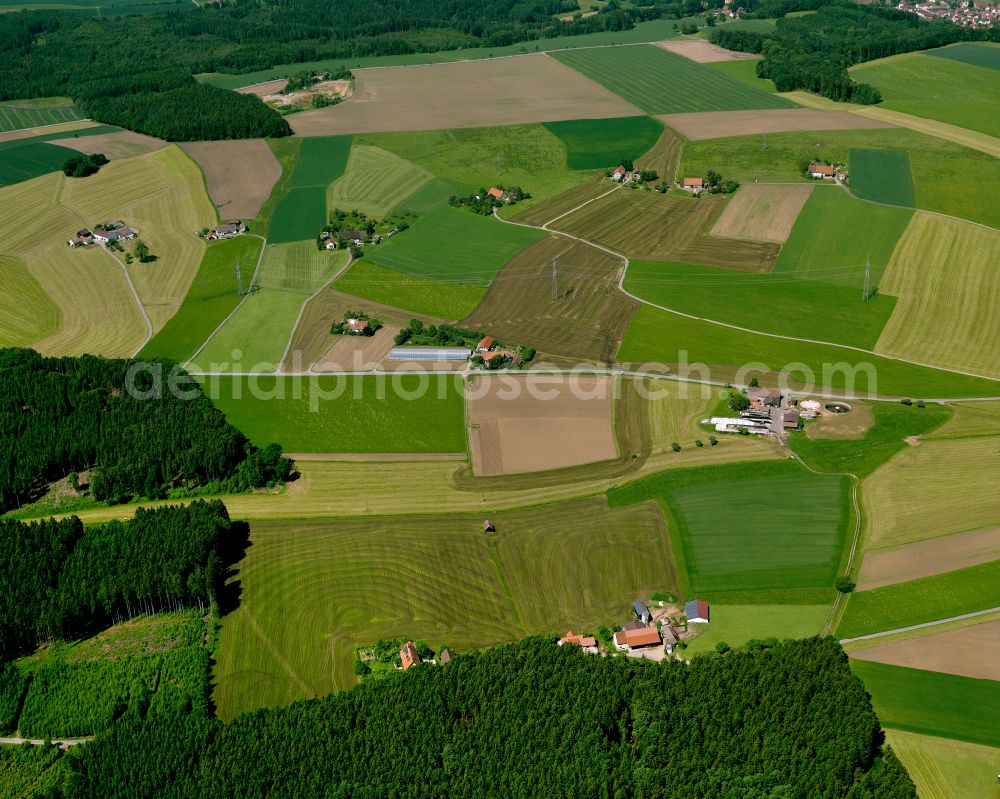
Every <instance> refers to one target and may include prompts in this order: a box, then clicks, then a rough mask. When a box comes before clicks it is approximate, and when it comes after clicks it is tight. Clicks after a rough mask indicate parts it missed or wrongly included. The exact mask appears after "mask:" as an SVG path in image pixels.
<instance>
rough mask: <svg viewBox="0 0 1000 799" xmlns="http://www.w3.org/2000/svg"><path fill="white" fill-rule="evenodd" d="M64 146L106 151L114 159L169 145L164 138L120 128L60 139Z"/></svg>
mask: <svg viewBox="0 0 1000 799" xmlns="http://www.w3.org/2000/svg"><path fill="white" fill-rule="evenodd" d="M57 141H59V142H60V143H61V144H62V145H63V146H64V147H69V148H70V149H71V150H79V151H80V152H81V153H104V155H106V156H107V157H108V158H109V159H111V160H112V161H115V160H118V159H122V158H131V157H132V156H135V155H145V154H146V153H152V152H155V151H157V150H162V149H163V148H164V147H167V146H169V145H168V144H167V142H165V141H163V139H157V138H155V137H153V136H146V135H144V134H142V133H133V132H132V131H130V130H119V131H116V132H114V133H98V134H96V135H94V136H78V137H75V138H69V137H67V138H61V139H58V140H57Z"/></svg>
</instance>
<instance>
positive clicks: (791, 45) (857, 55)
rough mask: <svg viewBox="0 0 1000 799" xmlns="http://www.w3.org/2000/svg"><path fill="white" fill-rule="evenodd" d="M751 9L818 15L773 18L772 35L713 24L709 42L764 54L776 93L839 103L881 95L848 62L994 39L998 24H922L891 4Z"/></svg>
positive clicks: (763, 67)
mask: <svg viewBox="0 0 1000 799" xmlns="http://www.w3.org/2000/svg"><path fill="white" fill-rule="evenodd" d="M753 10H754V14H753V15H754V16H763V15H768V16H777V15H783V14H787V13H788V12H789V11H799V10H816V13H814V14H807V15H804V16H796V17H784V18H783V19H779V20H778V23H777V25H776V26H775V29H774V31H773V32H758V31H747V30H738V29H733V28H728V27H725V26H724V27H719V28H714V29H713V30H712V32H711V33H710V34H709V39H710V40H711V41H712V42H713V43H715V44H718V45H720V46H722V47H726V48H728V49H730V50H740V51H743V52H748V53H762V54H763V56H764V58H763V59H762V60H761V61H760V62H759V63H758V64H757V75H758V77H761V78H768V79H770V80H773V81H774V84H775V86H776V87H777V89H778V91H783V92H784V91H793V90H796V89H804V90H806V91H810V92H814V93H816V94H820V95H822V96H824V97H829V98H830V99H832V100H840V101H845V102H846V101H849V102H854V103H862V104H872V103H878V102H881V100H882V96H881V93H880V92H879V91H878V89H876V88H875V87H874V86H871V85H869V84H866V83H856V82H855V81H854V80H853V79H852V78H851V77H850V75H849V74H848V71H847V69H848V67H850V66H851V65H853V64H857V63H861V62H864V61H871V60H872V59H876V58H883V57H885V56H890V55H895V54H896V53H907V52H911V51H915V50H926V49H929V48H932V47H941V46H943V45H946V44H951V43H952V42H958V41H963V40H968V39H990V40H993V41H1000V30H998V29H986V30H973V29H971V28H964V27H962V26H960V25H955V24H954V23H952V22H950V21H947V20H935V21H932V22H929V23H928V22H925V21H924V20H921V19H920V18H918V17H917V16H915V15H913V14H907V13H905V12H902V11H896V10H895V9H891V8H880V7H877V6H863V5H857V4H855V3H851V2H844V1H843V0H834V2H825V3H820V2H819V0H763V1H762V2H760V3H758V4H755V5H753Z"/></svg>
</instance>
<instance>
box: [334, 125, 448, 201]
mask: <svg viewBox="0 0 1000 799" xmlns="http://www.w3.org/2000/svg"><path fill="white" fill-rule="evenodd" d="M432 180H434V175H432V174H431V173H430V172H428V171H427V170H426V169H423V168H422V167H419V166H417V165H416V164H414V163H411V162H410V161H407V160H406V159H404V158H400V157H399V156H398V155H396V154H395V153H391V152H389V151H388V150H383V149H382V148H381V147H373V146H371V145H369V144H357V143H356V144H354V145H353V146H352V147H351V154H350V156H349V157H348V159H347V169H346V170H345V171H344V174H343V175H341V176H340V177H339V178H338V179H337V180H336V181H334V183H333V184H332V185H331V186H330V188H329V189H328V190H327V193H326V204H327V207H328V208H340V209H342V210H345V211H346V210H351V209H357V210H359V211H361V212H362V213H364V214H367V215H368V216H371V217H375V218H379V217H383V216H385V215H386V214H388V213H389V212H390V211H392V209H393V208H396V207H397V206H399V205H400V203H403V202H405V201H406V199H407V198H408V197H411V196H412V195H413V194H415V193H416V192H417V191H419V190H420V189H421V188H423V187H424V186H426V185H427V184H428V183H430V182H431V181H432Z"/></svg>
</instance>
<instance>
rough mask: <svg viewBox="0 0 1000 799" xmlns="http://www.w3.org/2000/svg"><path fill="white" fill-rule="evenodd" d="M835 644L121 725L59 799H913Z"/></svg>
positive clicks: (531, 648) (423, 685) (498, 674)
mask: <svg viewBox="0 0 1000 799" xmlns="http://www.w3.org/2000/svg"><path fill="white" fill-rule="evenodd" d="M881 742H882V732H881V729H880V727H879V723H878V720H877V718H876V717H875V713H874V712H873V710H872V707H871V704H870V701H869V698H868V696H867V694H866V693H865V690H864V688H863V687H862V685H861V683H860V681H859V680H858V679H857V678H856V677H854V676H853V674H852V673H851V671H850V669H849V668H848V664H847V657H846V656H845V655H844V653H843V651H842V650H841V649H840V647H839V645H838V644H837V643H836V641H834V640H832V639H825V640H824V639H818V638H815V639H811V640H805V641H792V642H786V643H783V644H778V643H777V642H772V643H770V644H765V643H757V644H755V645H753V646H752V647H750V648H748V649H747V650H744V651H739V652H731V653H729V654H727V655H726V656H724V657H717V656H712V657H707V656H706V657H701V658H696V659H695V660H694V662H693V663H692V664H691V666H690V667H688V666H685V665H683V664H682V663H680V662H677V661H674V662H667V663H664V664H661V665H657V664H653V663H649V662H641V661H635V660H632V659H629V658H600V657H592V656H588V655H584V654H583V653H582V652H580V651H579V650H577V649H576V648H575V647H556V646H554V645H553V642H552V641H551V640H543V639H529V640H526V641H522V642H520V643H517V644H510V645H505V646H500V647H496V648H494V649H492V650H489V651H486V652H481V653H477V654H470V655H464V656H460V657H458V658H456V659H455V660H453V661H452V662H451V663H449V664H448V665H447V666H444V667H436V666H428V665H424V666H418V667H416V668H413V669H410V670H409V671H408V672H406V673H405V674H404V673H402V672H400V673H396V674H392V675H390V676H388V677H386V678H385V679H382V680H375V681H372V682H366V683H363V684H362V685H359V686H358V687H356V688H354V689H352V690H350V691H346V692H344V693H340V694H334V695H330V696H327V697H324V698H322V699H314V700H308V701H303V702H298V703H296V704H294V705H291V706H290V707H286V708H280V709H265V710H259V711H255V712H252V713H246V714H243V715H242V716H239V717H237V718H236V719H235V720H234V721H233V722H231V723H229V724H222V723H221V722H218V721H215V720H213V719H208V718H205V717H204V715H202V714H198V713H192V714H190V715H188V716H183V717H181V716H175V717H169V718H163V717H159V718H154V719H147V720H145V721H143V720H138V719H136V720H131V719H123V720H122V721H121V722H120V723H118V724H116V725H115V726H114V727H112V728H111V729H110V730H109V731H107V732H106V733H104V734H102V735H101V736H99V737H98V738H97V740H96V741H94V742H93V743H91V744H88V745H87V746H86V747H82V748H80V749H79V750H76V751H74V752H73V753H72V756H70V757H66V758H64V763H63V765H64V766H65V767H66V769H67V771H68V772H71V773H70V774H67V775H65V776H64V779H63V781H62V789H61V790H59V791H51V792H48V793H47V794H46V795H47V796H51V797H57V796H58V797H65V799H84V798H86V797H102V799H114V797H145V796H149V797H152V796H156V797H165V798H169V797H178V799H179V798H180V797H184V799H197V798H198V797H206V798H207V797H218V796H240V797H244V799H252V798H253V797H266V796H275V795H279V794H280V795H282V796H296V797H345V798H346V797H372V798H374V797H415V796H421V797H450V796H465V797H495V796H505V797H535V796H588V797H590V796H592V797H608V799H611V797H622V798H623V799H624V798H625V797H677V798H678V799H680V797H699V798H702V799H704V798H707V797H721V798H723V799H730V798H731V799H779V797H780V799H822V798H823V797H828V798H829V799H834V798H837V799H841V798H844V797H849V799H876V798H877V799H915V796H916V793H915V791H914V788H913V785H912V783H911V782H910V780H909V777H908V776H907V774H906V772H905V770H904V769H903V768H902V766H901V765H900V764H899V762H898V761H897V760H896V759H895V757H894V756H893V755H892V754H891V752H885V753H882V752H881V748H880V745H881Z"/></svg>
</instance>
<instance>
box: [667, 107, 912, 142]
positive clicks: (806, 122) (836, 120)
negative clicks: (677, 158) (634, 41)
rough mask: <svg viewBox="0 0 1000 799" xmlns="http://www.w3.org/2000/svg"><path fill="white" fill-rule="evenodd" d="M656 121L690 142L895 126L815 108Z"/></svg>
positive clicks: (690, 115) (669, 117)
mask: <svg viewBox="0 0 1000 799" xmlns="http://www.w3.org/2000/svg"><path fill="white" fill-rule="evenodd" d="M657 119H658V120H660V121H661V122H663V123H664V124H665V125H669V126H670V127H672V128H673V129H674V130H676V131H678V132H679V133H681V134H682V135H684V136H685V137H686V138H688V139H690V140H691V141H701V140H702V139H721V138H725V137H726V136H749V135H751V134H754V133H780V132H782V131H791V130H858V129H865V128H892V127H895V126H894V125H891V124H889V123H888V122H882V121H881V120H878V119H869V118H867V117H861V116H858V115H857V114H851V113H848V112H847V111H819V110H816V109H812V108H788V109H779V110H771V111H707V112H703V113H685V114H664V115H662V116H658V117H657Z"/></svg>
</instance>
